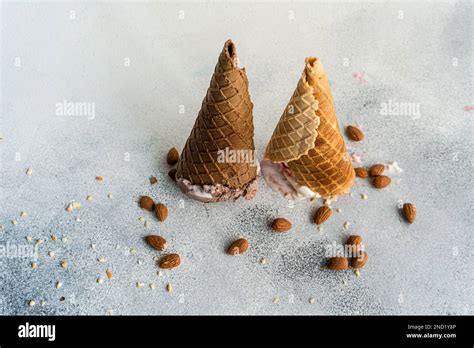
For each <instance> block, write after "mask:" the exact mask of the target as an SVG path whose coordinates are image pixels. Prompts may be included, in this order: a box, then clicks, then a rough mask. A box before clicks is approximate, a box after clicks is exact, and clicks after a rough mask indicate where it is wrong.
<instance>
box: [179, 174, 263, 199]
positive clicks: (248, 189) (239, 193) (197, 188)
mask: <svg viewBox="0 0 474 348" xmlns="http://www.w3.org/2000/svg"><path fill="white" fill-rule="evenodd" d="M176 182H177V183H178V186H179V188H180V189H181V191H183V193H184V194H185V195H186V196H188V197H189V198H192V199H195V200H197V201H200V202H204V203H211V202H224V201H229V200H236V199H237V198H240V197H243V198H245V199H252V198H253V197H255V194H256V193H257V178H254V179H252V180H251V181H249V182H248V183H247V184H245V185H243V186H242V187H241V188H230V187H228V186H225V185H221V184H215V185H194V184H192V183H191V182H190V181H189V180H187V179H184V178H177V179H176Z"/></svg>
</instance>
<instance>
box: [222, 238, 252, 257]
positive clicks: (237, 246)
mask: <svg viewBox="0 0 474 348" xmlns="http://www.w3.org/2000/svg"><path fill="white" fill-rule="evenodd" d="M248 248H249V242H248V241H247V240H246V239H243V238H241V239H237V240H236V241H235V242H233V243H232V244H231V245H230V246H229V248H228V249H227V254H229V255H232V256H235V255H240V254H243V253H245V252H246V251H247V249H248Z"/></svg>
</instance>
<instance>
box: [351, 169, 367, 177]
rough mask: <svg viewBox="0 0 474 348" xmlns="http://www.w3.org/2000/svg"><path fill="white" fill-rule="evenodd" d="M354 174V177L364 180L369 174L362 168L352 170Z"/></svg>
mask: <svg viewBox="0 0 474 348" xmlns="http://www.w3.org/2000/svg"><path fill="white" fill-rule="evenodd" d="M354 172H355V174H356V176H357V177H359V178H366V177H368V176H369V172H368V171H367V169H365V168H362V167H359V168H354Z"/></svg>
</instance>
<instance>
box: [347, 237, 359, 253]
mask: <svg viewBox="0 0 474 348" xmlns="http://www.w3.org/2000/svg"><path fill="white" fill-rule="evenodd" d="M361 245H362V237H361V236H359V235H356V234H354V235H352V236H349V238H347V241H346V246H348V247H349V249H350V250H349V251H350V252H351V254H352V255H355V253H357V252H358V251H359V250H360V248H361Z"/></svg>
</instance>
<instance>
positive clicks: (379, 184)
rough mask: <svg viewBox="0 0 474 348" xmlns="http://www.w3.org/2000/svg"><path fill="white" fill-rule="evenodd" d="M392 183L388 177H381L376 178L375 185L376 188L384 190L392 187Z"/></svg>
mask: <svg viewBox="0 0 474 348" xmlns="http://www.w3.org/2000/svg"><path fill="white" fill-rule="evenodd" d="M391 182H392V180H391V179H390V178H389V177H388V176H385V175H379V176H376V177H375V178H374V181H373V184H374V186H375V187H376V188H378V189H382V188H384V187H387V186H388V185H390V183H391Z"/></svg>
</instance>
